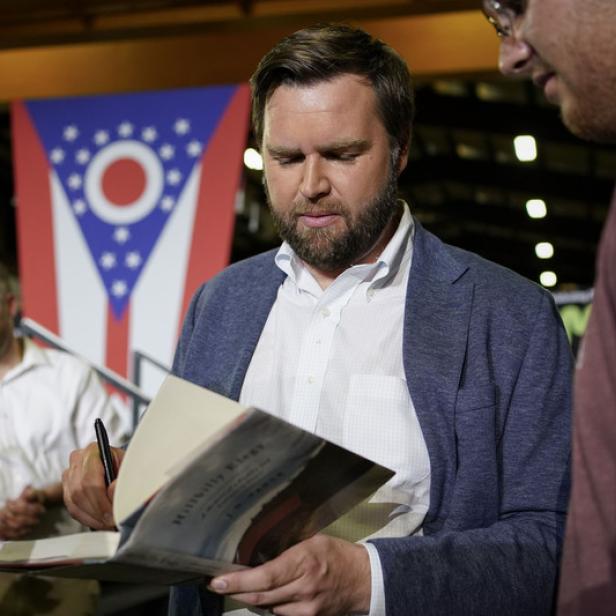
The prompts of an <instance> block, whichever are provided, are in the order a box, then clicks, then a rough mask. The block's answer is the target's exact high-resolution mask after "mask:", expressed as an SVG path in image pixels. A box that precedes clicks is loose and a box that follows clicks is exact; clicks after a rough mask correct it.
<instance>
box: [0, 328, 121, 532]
mask: <svg viewBox="0 0 616 616" xmlns="http://www.w3.org/2000/svg"><path fill="white" fill-rule="evenodd" d="M97 417H100V418H101V419H102V420H103V421H104V422H105V425H106V427H107V430H108V432H109V439H110V442H111V444H112V445H116V444H120V441H121V440H122V439H123V427H122V425H121V422H120V418H119V416H118V415H117V413H115V412H114V411H113V409H112V408H111V405H110V404H109V402H108V397H107V394H106V393H105V390H104V389H103V387H102V385H101V383H100V381H99V380H98V377H97V376H96V374H95V373H94V372H93V371H92V370H91V369H90V368H89V367H88V366H87V365H86V364H84V363H83V362H82V361H81V360H79V359H77V358H75V357H72V356H71V355H69V354H67V353H63V352H60V351H55V350H50V349H42V348H40V347H38V346H37V345H35V344H34V343H33V342H31V341H30V340H29V339H27V338H25V339H24V354H23V359H22V361H21V362H20V363H19V364H18V365H17V366H15V367H14V368H13V369H12V370H10V371H9V372H8V373H7V374H5V376H4V378H2V379H1V380H0V507H2V506H4V504H5V502H6V500H7V499H10V498H16V497H17V496H19V494H20V493H21V491H22V490H23V489H24V488H25V487H26V486H28V485H31V486H32V487H34V488H43V487H45V486H48V485H50V484H53V483H57V482H58V481H60V480H61V478H62V471H63V470H64V469H65V468H66V467H67V466H68V458H69V454H70V452H71V451H72V450H73V449H77V448H81V447H85V446H86V445H87V444H88V443H90V442H92V441H93V440H94V439H95V433H94V420H95V419H96V418H97ZM42 527H44V528H45V533H49V534H57V532H61V529H59V528H56V529H55V530H54V529H52V528H49V525H48V524H42ZM56 531H57V532H56Z"/></svg>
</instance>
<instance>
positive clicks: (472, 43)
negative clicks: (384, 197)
mask: <svg viewBox="0 0 616 616" xmlns="http://www.w3.org/2000/svg"><path fill="white" fill-rule="evenodd" d="M310 23H312V20H306V22H305V23H303V24H294V25H293V27H289V26H285V27H274V28H261V29H253V30H246V31H239V30H233V31H223V32H211V33H207V34H201V35H192V36H181V37H180V36H178V37H156V38H145V39H139V40H130V41H113V42H111V41H107V42H98V43H87V44H86V43H78V44H71V45H54V46H49V47H35V48H27V49H9V50H4V51H0V75H1V79H0V101H7V100H12V99H16V98H37V97H52V96H69V95H81V94H98V93H105V92H121V91H140V90H152V89H165V88H178V87H188V86H197V85H208V84H218V83H236V82H242V81H246V80H247V79H248V78H249V76H250V74H251V73H252V71H253V70H254V68H255V66H256V64H257V62H258V60H259V59H260V58H261V56H262V55H263V54H264V53H265V52H266V51H267V50H268V49H270V48H271V46H272V45H274V44H275V43H276V42H277V41H278V40H280V38H282V37H283V36H284V35H286V34H289V33H290V32H292V31H294V30H295V29H297V27H301V26H302V25H308V24H310ZM355 23H356V24H357V25H359V26H360V27H363V28H365V29H366V30H368V31H370V32H372V33H373V34H374V35H375V36H378V37H380V38H382V39H383V40H385V41H386V42H388V43H389V44H391V45H392V46H393V47H394V48H396V49H397V50H398V52H399V53H400V54H401V55H402V56H403V57H404V58H405V59H406V60H407V62H408V63H409V66H410V67H411V69H412V71H413V72H414V74H415V75H416V76H435V75H452V74H464V75H468V74H473V73H486V72H490V71H493V70H494V69H495V66H496V53H497V46H498V41H497V39H496V37H495V36H494V33H493V31H492V29H491V27H490V26H489V25H488V24H487V22H486V21H485V19H484V18H483V16H482V14H481V13H480V12H479V11H465V12H457V13H440V14H436V15H419V16H413V17H403V18H388V19H374V20H357V21H356V22H355Z"/></svg>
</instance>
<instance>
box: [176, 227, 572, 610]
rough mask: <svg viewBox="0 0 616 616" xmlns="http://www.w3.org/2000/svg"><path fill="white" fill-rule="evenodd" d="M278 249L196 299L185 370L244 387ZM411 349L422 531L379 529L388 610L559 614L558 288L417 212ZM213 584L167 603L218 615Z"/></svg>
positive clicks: (564, 422)
mask: <svg viewBox="0 0 616 616" xmlns="http://www.w3.org/2000/svg"><path fill="white" fill-rule="evenodd" d="M274 254H275V252H274V251H271V252H268V253H264V254H262V255H259V256H257V257H253V258H251V259H248V260H246V261H243V262H240V263H236V264H234V265H232V266H230V267H228V268H227V269H226V270H225V271H223V272H222V273H221V274H220V275H218V276H217V277H215V278H214V279H212V280H211V281H209V282H208V283H207V284H206V285H204V286H203V287H202V288H201V289H200V290H199V291H198V292H197V293H196V295H195V297H194V298H193V301H192V304H191V306H190V309H189V311H188V314H187V316H186V319H185V323H184V328H183V331H182V335H181V338H180V341H179V345H178V349H177V353H176V359H175V363H174V372H175V373H176V374H178V375H180V376H182V377H183V378H185V379H188V380H189V381H193V382H195V383H198V384H200V385H203V386H205V387H207V388H209V389H212V390H214V391H216V392H218V393H221V394H223V395H226V396H228V397H231V398H234V399H237V398H238V397H239V394H240V390H241V386H242V382H243V380H244V377H245V374H246V371H247V369H248V365H249V363H250V359H251V357H252V354H253V352H254V349H255V347H256V344H257V341H258V340H259V336H260V334H261V331H262V330H263V327H264V325H265V321H266V319H267V317H268V314H269V312H270V309H271V307H272V304H273V303H274V300H275V299H276V294H277V291H278V288H279V286H280V284H281V283H282V281H283V279H284V274H283V273H282V272H281V271H280V270H279V269H278V268H277V267H276V266H275V264H274ZM403 336H404V339H403V352H404V362H405V364H404V365H405V372H406V379H407V383H408V387H409V391H410V393H411V396H412V399H413V402H414V404H415V409H416V412H417V416H418V418H419V422H420V425H421V428H422V431H423V435H424V438H425V440H426V444H427V447H428V453H429V457H430V464H431V472H432V477H431V490H430V508H429V511H428V513H427V515H426V518H425V522H424V525H423V535H422V536H411V537H404V538H397V539H378V540H374V541H373V543H374V544H375V545H376V547H377V549H378V552H379V556H380V559H381V563H382V566H383V574H384V581H385V596H386V606H387V616H407V615H408V614H409V613H413V614H421V615H422V616H437V615H443V616H453V615H455V616H457V615H469V616H471V615H472V616H480V615H485V616H495V615H499V616H507V615H511V616H513V615H519V616H529V615H534V614H537V615H538V614H550V612H551V609H552V604H553V603H552V600H553V595H554V590H555V583H556V574H557V563H558V559H559V553H560V547H561V542H562V534H563V525H564V518H565V507H566V504H567V498H568V491H569V468H568V465H569V424H570V407H571V391H570V383H571V367H572V362H571V353H570V350H569V344H568V340H567V337H566V334H565V333H564V330H563V327H562V323H561V321H560V317H559V315H558V313H557V311H556V309H555V306H554V303H553V301H552V298H551V296H550V295H549V294H548V293H547V292H546V291H544V290H543V289H542V288H540V287H539V286H537V285H535V284H533V283H531V282H529V281H528V280H525V279H523V278H522V277H520V276H518V275H517V274H515V273H513V272H511V271H510V270H507V269H505V268H503V267H500V266H498V265H495V264H493V263H490V262H488V261H485V260H484V259H482V258H480V257H478V256H477V255H474V254H472V253H469V252H466V251H463V250H461V249H458V248H454V247H452V246H448V245H446V244H444V243H442V242H441V241H440V240H438V239H437V238H436V237H435V236H434V235H432V234H431V233H429V232H428V231H426V230H425V229H423V228H422V227H421V225H420V224H419V223H417V222H416V233H415V243H414V254H413V262H412V268H411V274H410V277H409V284H408V290H407V299H406V309H405V317H404V332H403ZM219 610H220V601H219V598H217V597H214V596H213V595H211V594H210V593H207V592H206V591H204V590H203V588H198V587H196V586H192V587H191V586H183V587H178V588H175V589H173V590H172V593H171V602H170V613H171V614H174V615H179V614H181V615H183V616H184V615H193V614H195V615H197V614H198V615H201V614H206V613H207V614H210V615H212V614H215V613H216V612H217V611H219Z"/></svg>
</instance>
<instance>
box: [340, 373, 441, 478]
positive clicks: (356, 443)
mask: <svg viewBox="0 0 616 616" xmlns="http://www.w3.org/2000/svg"><path fill="white" fill-rule="evenodd" d="M343 445H344V446H345V447H346V448H347V449H350V450H352V451H356V452H357V453H360V454H361V455H363V456H365V457H367V458H369V459H371V460H373V461H375V462H378V463H379V464H381V465H382V466H385V467H387V468H390V469H391V470H393V471H395V473H396V475H395V476H394V477H393V478H392V479H391V480H390V482H389V484H388V485H389V486H390V487H392V488H403V489H404V488H406V489H409V488H410V487H411V486H413V485H414V484H416V483H417V482H418V481H420V480H421V479H423V478H425V477H426V476H427V475H428V474H429V472H430V464H429V460H428V452H427V448H426V444H425V441H424V438H423V434H422V432H421V428H420V426H419V421H418V420H417V415H416V414H415V409H414V407H413V403H412V400H411V396H410V394H409V390H408V386H407V383H406V380H405V379H403V378H400V377H395V376H381V375H373V374H370V375H365V374H355V375H352V376H351V379H350V382H349V392H348V396H347V401H346V407H345V413H344V422H343Z"/></svg>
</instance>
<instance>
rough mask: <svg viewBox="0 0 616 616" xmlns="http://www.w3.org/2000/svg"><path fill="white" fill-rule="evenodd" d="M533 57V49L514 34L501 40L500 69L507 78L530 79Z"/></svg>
mask: <svg viewBox="0 0 616 616" xmlns="http://www.w3.org/2000/svg"><path fill="white" fill-rule="evenodd" d="M533 55H534V51H533V48H532V47H531V46H530V45H529V44H528V43H527V42H526V41H525V40H524V39H523V38H521V37H519V36H516V34H515V33H514V34H512V35H511V36H506V37H505V38H503V39H502V40H501V45H500V53H499V57H498V68H499V69H500V72H501V73H502V74H503V75H506V76H507V77H528V76H529V75H530V74H531V70H532V67H531V64H532V59H533Z"/></svg>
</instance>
